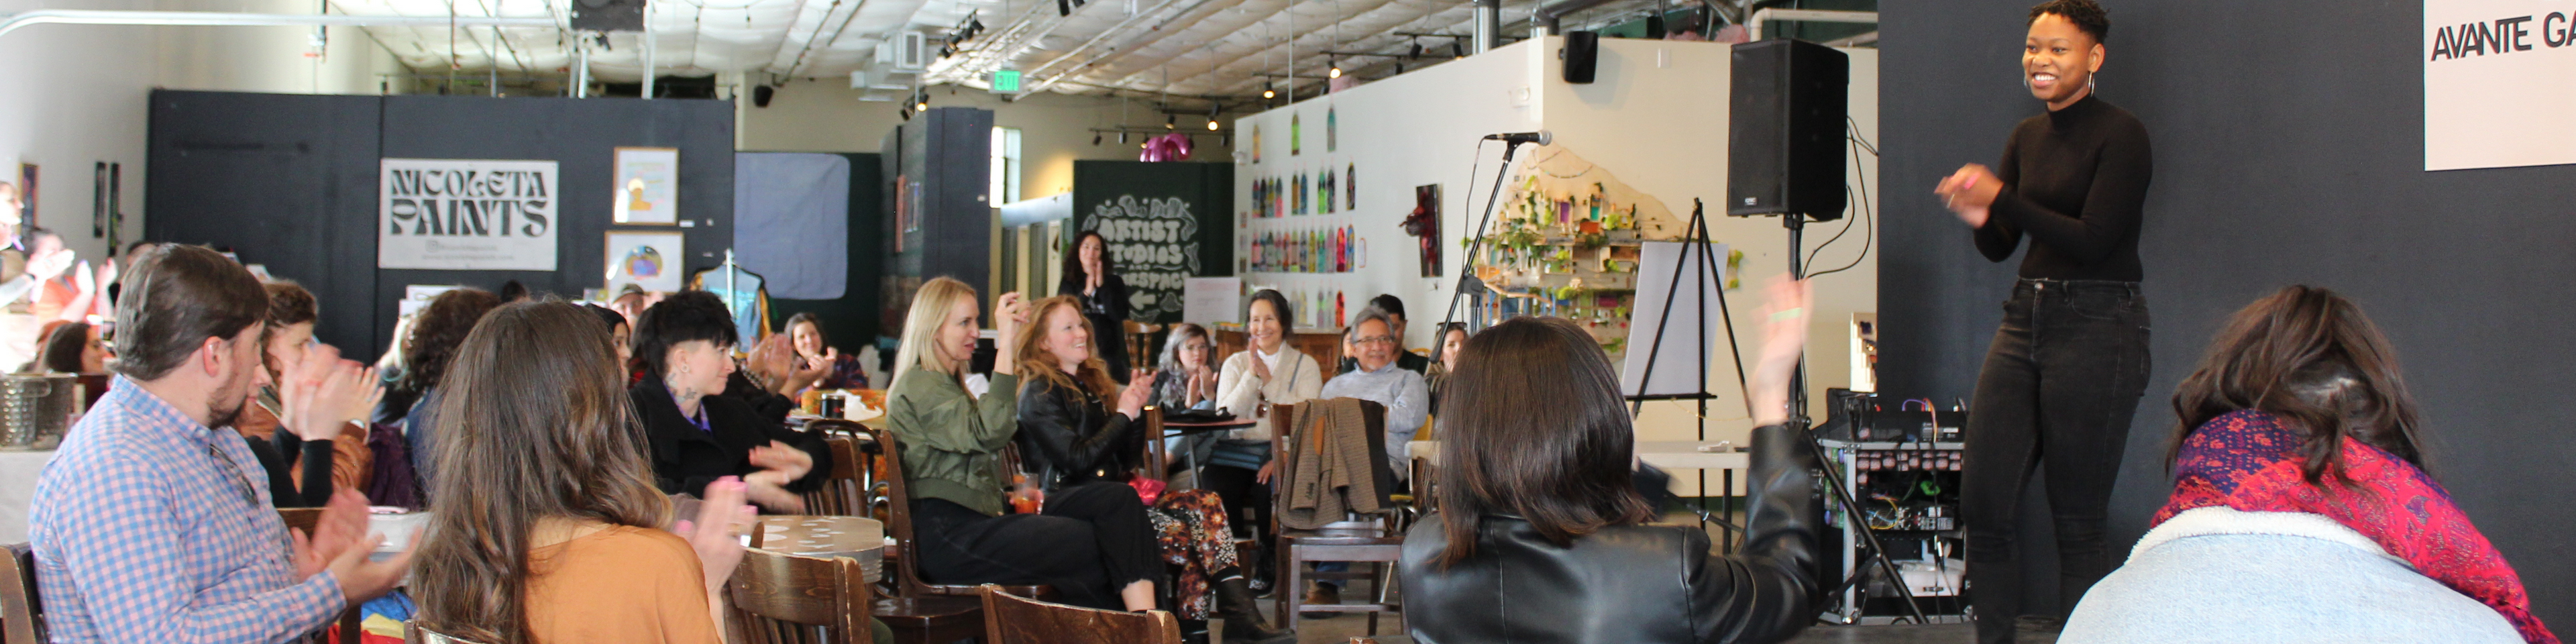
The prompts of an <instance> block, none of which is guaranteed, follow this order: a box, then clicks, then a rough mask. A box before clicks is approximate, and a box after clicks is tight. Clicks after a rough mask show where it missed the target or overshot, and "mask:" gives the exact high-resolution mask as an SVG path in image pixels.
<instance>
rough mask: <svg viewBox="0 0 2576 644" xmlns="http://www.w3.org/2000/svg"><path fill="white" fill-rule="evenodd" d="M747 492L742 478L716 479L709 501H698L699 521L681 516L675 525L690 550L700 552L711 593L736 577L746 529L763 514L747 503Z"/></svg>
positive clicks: (707, 490)
mask: <svg viewBox="0 0 2576 644" xmlns="http://www.w3.org/2000/svg"><path fill="white" fill-rule="evenodd" d="M747 493H748V486H747V485H746V484H744V483H743V482H742V480H741V479H736V478H734V477H730V476H728V477H724V478H721V479H716V481H715V482H713V483H708V484H707V489H706V495H707V498H706V502H704V503H700V504H698V518H697V520H695V521H691V520H688V519H681V520H680V523H679V525H676V526H673V527H675V528H678V529H677V530H675V532H678V533H680V536H681V537H683V538H686V539H688V540H689V549H691V550H695V551H697V553H698V566H699V567H700V568H701V569H703V570H704V571H705V572H706V578H707V592H709V593H714V592H716V590H717V589H720V588H723V587H724V582H725V580H726V579H728V578H731V577H733V568H734V566H735V565H737V564H741V563H742V538H741V535H742V530H743V528H746V527H750V526H751V522H752V521H753V520H755V518H756V517H758V516H759V511H758V510H755V509H753V508H752V507H751V506H749V505H744V504H743V499H744V498H745V496H746V494H747Z"/></svg>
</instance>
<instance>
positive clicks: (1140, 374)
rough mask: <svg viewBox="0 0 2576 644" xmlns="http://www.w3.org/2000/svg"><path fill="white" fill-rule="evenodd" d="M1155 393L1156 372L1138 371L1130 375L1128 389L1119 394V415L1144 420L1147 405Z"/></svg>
mask: <svg viewBox="0 0 2576 644" xmlns="http://www.w3.org/2000/svg"><path fill="white" fill-rule="evenodd" d="M1153 393H1154V372H1152V371H1147V370H1144V369H1137V370H1135V373H1131V374H1128V376H1127V388H1126V389H1124V390H1121V391H1119V392H1118V413H1121V414H1126V415H1127V417H1128V418H1144V417H1145V403H1146V402H1149V401H1150V398H1149V396H1152V395H1153Z"/></svg>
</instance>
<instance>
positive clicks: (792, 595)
mask: <svg viewBox="0 0 2576 644" xmlns="http://www.w3.org/2000/svg"><path fill="white" fill-rule="evenodd" d="M725 594H726V596H727V597H728V598H730V599H731V600H732V601H731V602H730V603H731V604H732V608H731V609H730V612H731V613H732V614H733V619H734V628H735V633H736V634H737V635H738V636H739V637H741V642H747V643H749V644H862V643H865V642H871V641H873V637H874V635H873V633H872V631H871V629H870V626H869V621H868V614H869V612H870V611H871V610H872V609H874V608H875V606H876V602H875V601H873V599H872V597H871V595H872V593H870V592H869V589H868V575H867V571H865V570H863V569H861V568H860V567H859V562H857V561H853V560H850V559H844V558H839V557H833V558H821V557H803V556H797V555H790V554H782V553H777V552H772V551H768V550H762V549H759V548H750V549H746V550H744V551H743V553H742V564H741V565H739V566H736V567H734V570H733V577H732V578H731V579H729V580H727V581H726V582H725Z"/></svg>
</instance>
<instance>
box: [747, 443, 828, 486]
mask: <svg viewBox="0 0 2576 644" xmlns="http://www.w3.org/2000/svg"><path fill="white" fill-rule="evenodd" d="M751 466H752V467H757V468H760V469H764V470H774V471H777V472H778V473H779V474H780V475H781V476H783V477H785V478H786V479H787V480H790V481H793V480H796V479H800V478H805V473H806V472H809V471H812V470H813V469H814V456H813V455H811V454H807V453H805V450H801V449H796V448H794V447H790V446H788V445H787V444H786V443H781V442H778V441H770V442H769V444H768V445H764V446H760V447H754V448H751Z"/></svg>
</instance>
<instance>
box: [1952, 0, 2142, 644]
mask: <svg viewBox="0 0 2576 644" xmlns="http://www.w3.org/2000/svg"><path fill="white" fill-rule="evenodd" d="M2110 31H2111V21H2110V18H2109V17H2108V16H2106V15H2104V14H2103V12H2102V7H2101V6H2100V5H2098V4H2095V3H2094V0H2049V1H2048V2H2044V3H2041V4H2040V5H2039V6H2037V7H2033V8H2032V9H2031V12H2030V28H2029V36H2028V40H2027V41H2026V42H2025V43H2024V45H2023V49H2022V56H2021V66H2022V75H2023V78H2024V80H2025V82H2026V83H2027V84H2028V86H2029V87H2030V93H2031V96H2033V97H2036V98H2038V99H2040V100H2041V101H2044V102H2046V103H2047V104H2048V113H2047V114H2044V115H2040V116H2034V117H2031V118H2029V119H2025V120H2023V121H2022V122H2021V124H2020V125H2019V126H2018V127H2015V128H2013V132H2012V138H2011V139H2009V140H2008V141H2006V143H2005V144H2004V156H2003V162H2002V163H2000V164H1998V165H1997V167H1995V168H1992V169H1989V168H1987V167H1985V166H1982V165H1976V164H1969V165H1967V166H1966V167H1962V168H1960V169H1959V171H1958V172H1957V173H1956V174H1952V175H1951V176H1950V177H1949V178H1948V179H1944V180H1942V182H1941V185H1940V187H1939V188H1937V189H1935V193H1936V194H1938V195H1939V196H1940V197H1941V198H1942V200H1943V203H1944V204H1946V205H1947V206H1948V207H1949V209H1950V210H1951V211H1952V212H1954V213H1957V214H1958V216H1959V219H1961V220H1963V221H1966V222H1967V224H1968V226H1969V227H1971V228H1974V229H1975V230H1976V242H1977V250H1979V251H1982V252H1984V253H1985V256H1986V258H1987V259H1989V260H1993V261H1998V262H2000V261H2003V260H2004V259H2006V258H2008V257H2011V256H2012V253H2013V249H2014V247H2016V246H2019V245H2021V241H2022V239H2023V238H2025V237H2027V238H2029V239H2030V251H2029V252H2028V253H2025V254H2024V255H2023V256H2022V262H2021V280H2020V283H2018V284H2016V285H2014V287H2013V293H2012V299H2010V300H2007V301H2005V302H2004V319H2003V325H2002V327H2001V328H1999V329H1997V330H1996V331H1995V339H1994V345H1993V347H1992V348H1991V349H1990V350H1989V351H1988V352H1987V354H1986V364H1985V367H1984V370H1983V371H1982V372H1981V373H1979V374H1978V376H1977V393H1976V400H1975V402H1974V403H1973V404H1972V406H1971V407H1970V408H1969V412H1970V413H1969V414H1968V427H1967V436H1968V440H1967V443H1968V445H1967V463H1966V468H1965V469H1966V472H1965V480H1964V481H1962V483H1961V486H1960V487H1961V489H1960V495H1961V499H1960V503H1961V505H1962V506H1963V507H1962V508H1961V513H1960V514H1961V516H1962V517H1963V518H1964V519H1965V520H1966V521H1967V528H1968V580H1969V582H1968V583H1969V585H1970V586H1971V587H1973V588H1975V589H1976V590H1975V594H1974V596H1973V597H1972V598H1971V599H1972V601H1974V602H1975V604H1976V607H1977V615H1978V616H1979V620H1978V623H1977V639H1978V641H1980V642H2010V641H2012V639H2013V632H2014V631H2015V630H2016V628H2015V622H2017V621H2025V622H2030V623H2031V626H2032V627H2035V628H2036V629H2038V630H2045V631H2055V630H2056V628H2055V624H2056V623H2058V622H2059V621H2060V620H2061V619H2062V617H2063V615H2065V611H2066V610H2067V609H2070V608H2073V607H2074V606H2075V603H2076V600H2078V599H2081V598H2082V597H2083V596H2084V591H2085V590H2086V589H2088V588H2091V587H2092V586H2093V583H2094V582H2095V581H2099V580H2100V579H2101V578H2102V575H2103V574H2104V573H2106V572H2109V570H2110V559H2109V552H2108V548H2107V547H2106V546H2105V544H2104V540H2103V528H2102V525H2103V520H2104V516H2105V515H2106V514H2107V513H2108V506H2109V505H2110V501H2111V484H2112V482H2113V480H2114V479H2115V478H2116V477H2117V476H2118V474H2119V471H2120V453H2121V451H2122V449H2123V448H2124V447H2126V445H2127V443H2128V436H2129V417H2130V415H2131V414H2133V413H2135V412H2136V411H2137V407H2138V396H2139V394H2141V393H2144V392H2145V390H2146V382H2147V369H2148V357H2147V304H2146V299H2145V297H2144V296H2143V295H2142V294H2141V293H2140V292H2139V290H2138V279H2139V278H2140V277H2141V276H2142V274H2143V273H2144V270H2143V269H2142V268H2140V266H2139V265H2138V228H2139V219H2140V217H2141V210H2142V208H2143V206H2144V205H2145V202H2146V194H2147V182H2148V180H2149V179H2150V178H2151V177H2152V175H2153V172H2154V169H2153V155H2152V153H2151V152H2150V150H2149V148H2148V146H2147V129H2146V126H2145V125H2144V124H2141V123H2139V122H2138V118H2137V117H2136V116H2133V115H2130V114H2129V112H2128V111H2127V110H2123V109H2120V108H2118V107H2114V106H2112V105H2111V104H2110V103H2105V102H2103V101H2102V99H2100V98H2096V97H2095V96H2094V95H2093V87H2094V85H2093V73H2094V72H2096V71H2099V70H2100V69H2101V68H2102V58H2103V53H2104V50H2103V45H2102V42H2103V40H2104V38H2105V37H2107V36H2109V35H2110ZM2042 464H2045V465H2046V467H2044V468H2042V467H2040V466H2041V465H2042ZM2034 471H2044V472H2046V473H2047V474H2046V475H2047V477H2048V480H2047V483H2048V485H2047V488H2048V506H2049V509H2050V512H2051V514H2053V515H2054V516H2053V517H2051V518H2052V519H2053V521H2054V528H2055V532H2056V535H2057V556H2058V562H2057V568H2058V583H2057V596H2058V602H2057V610H2056V611H2053V613H2054V614H2052V615H2044V616H2032V615H2029V613H2032V612H2033V611H2030V610H2027V606H2028V603H2027V602H2025V601H2024V593H2023V592H2022V590H2023V589H2022V588H2021V585H2022V584H2021V581H2022V571H2021V566H2020V564H2021V562H2022V561H2023V558H2022V556H2021V552H2020V550H2021V549H2020V548H2019V546H2018V545H2017V544H2015V543H2014V536H2015V533H2016V532H2017V531H2018V530H2019V527H2020V524H2021V522H2022V520H2023V518H2022V517H2018V516H2015V512H2014V511H2015V510H2016V509H2017V508H2019V507H2020V506H2019V500H2020V498H2021V494H2022V491H2023V489H2024V488H2025V487H2026V486H2027V485H2028V484H2029V482H2030V478H2031V475H2032V473H2033V472H2034Z"/></svg>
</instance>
